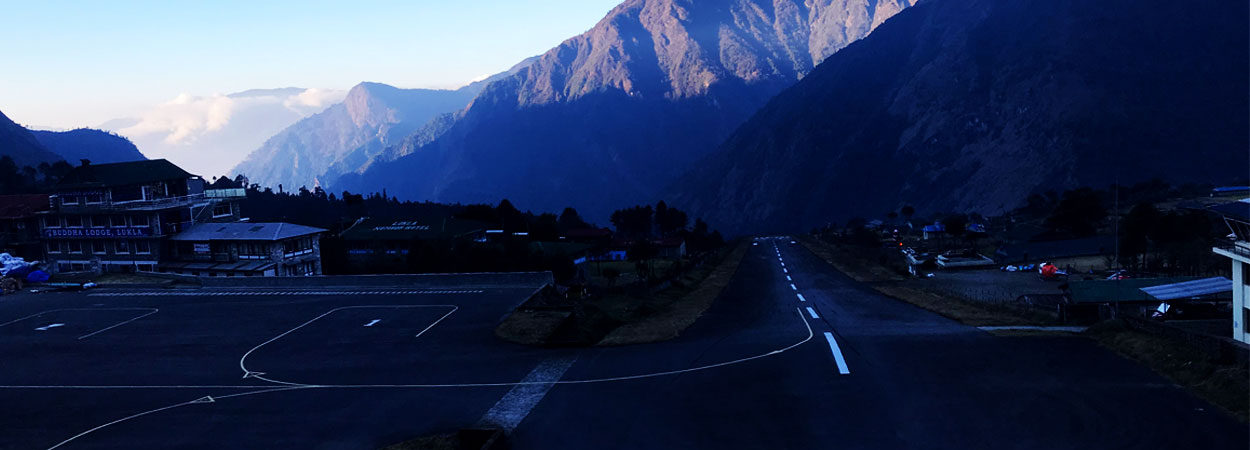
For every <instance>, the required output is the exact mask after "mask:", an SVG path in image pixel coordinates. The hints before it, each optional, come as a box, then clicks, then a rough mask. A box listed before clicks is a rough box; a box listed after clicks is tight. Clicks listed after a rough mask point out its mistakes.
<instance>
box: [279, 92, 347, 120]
mask: <svg viewBox="0 0 1250 450" xmlns="http://www.w3.org/2000/svg"><path fill="white" fill-rule="evenodd" d="M346 96H347V91H343V90H338V89H318V88H312V89H305V90H304V92H300V93H299V94H297V95H294V96H291V97H288V98H287V99H286V101H284V102H283V105H285V106H286V107H287V108H288V109H290V110H291V111H295V112H298V113H300V114H304V115H310V114H315V113H318V112H321V110H323V109H326V107H327V106H330V105H333V104H335V103H338V102H341V101H343V98H344V97H346Z"/></svg>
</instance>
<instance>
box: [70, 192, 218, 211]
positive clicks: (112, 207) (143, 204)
mask: <svg viewBox="0 0 1250 450" xmlns="http://www.w3.org/2000/svg"><path fill="white" fill-rule="evenodd" d="M219 198H222V197H209V196H207V195H205V194H192V195H184V196H180V197H165V198H157V199H150V200H126V201H120V202H116V201H115V202H108V201H106V202H79V203H71V204H62V203H61V202H60V196H58V195H53V196H52V202H53V204H54V205H57V207H58V208H59V209H61V210H69V209H81V210H99V211H157V210H162V209H168V208H177V207H185V206H192V205H197V204H201V203H207V202H212V201H215V200H217V199H219Z"/></svg>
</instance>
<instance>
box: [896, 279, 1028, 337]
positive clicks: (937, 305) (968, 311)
mask: <svg viewBox="0 0 1250 450" xmlns="http://www.w3.org/2000/svg"><path fill="white" fill-rule="evenodd" d="M872 288H873V289H874V290H876V291H877V292H880V293H882V294H884V295H886V296H887V297H892V298H896V299H899V300H902V301H905V302H907V303H911V304H913V305H916V306H919V307H921V308H924V309H927V310H929V311H933V312H935V313H937V314H939V315H941V316H944V317H947V318H950V319H953V320H955V321H958V322H960V323H963V324H965V325H972V326H974V327H984V326H996V325H997V326H1009V325H1049V324H1052V323H1053V320H1050V318H1049V317H1046V316H1045V315H1043V314H1040V313H1033V312H1030V311H1025V310H1023V309H1020V308H1013V307H1010V306H1006V305H999V304H994V303H985V302H978V301H975V300H963V299H959V298H955V297H951V296H949V295H942V294H938V293H935V292H932V291H928V290H924V289H918V288H912V287H905V286H896V285H878V286H872Z"/></svg>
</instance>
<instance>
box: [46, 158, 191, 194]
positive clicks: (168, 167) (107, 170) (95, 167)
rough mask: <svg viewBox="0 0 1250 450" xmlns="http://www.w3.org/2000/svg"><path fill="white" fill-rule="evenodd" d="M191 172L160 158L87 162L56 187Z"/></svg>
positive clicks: (165, 178) (181, 175)
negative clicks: (97, 162) (103, 162)
mask: <svg viewBox="0 0 1250 450" xmlns="http://www.w3.org/2000/svg"><path fill="white" fill-rule="evenodd" d="M193 176H194V175H191V174H190V173H187V171H185V170H182V168H181V167H178V166H176V165H174V164H173V163H171V162H169V161H166V160H164V159H150V160H146V161H129V162H120V163H110V164H90V165H86V166H78V167H75V168H74V170H71V171H70V172H69V173H67V174H65V177H64V178H61V181H60V182H58V183H57V186H56V187H57V189H58V190H64V189H81V188H88V187H112V186H127V185H133V184H147V183H154V182H157V181H169V180H178V179H187V178H191V177H193Z"/></svg>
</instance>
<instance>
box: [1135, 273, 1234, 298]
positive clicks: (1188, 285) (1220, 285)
mask: <svg viewBox="0 0 1250 450" xmlns="http://www.w3.org/2000/svg"><path fill="white" fill-rule="evenodd" d="M1141 290H1142V292H1145V293H1147V294H1149V295H1150V296H1151V297H1154V298H1157V299H1159V300H1175V299H1178V298H1192V297H1201V296H1203V295H1211V294H1219V293H1223V292H1232V291H1233V281H1232V280H1229V279H1228V278H1224V277H1212V278H1203V279H1201V280H1193V281H1185V282H1181V283H1172V284H1163V285H1159V286H1151V287H1144V288H1141Z"/></svg>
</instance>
